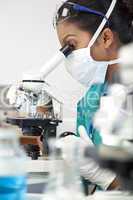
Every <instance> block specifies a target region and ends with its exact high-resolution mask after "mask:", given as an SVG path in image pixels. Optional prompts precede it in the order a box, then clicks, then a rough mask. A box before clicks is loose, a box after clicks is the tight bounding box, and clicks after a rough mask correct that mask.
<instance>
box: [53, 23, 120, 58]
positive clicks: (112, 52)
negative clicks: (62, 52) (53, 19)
mask: <svg viewBox="0 0 133 200" xmlns="http://www.w3.org/2000/svg"><path fill="white" fill-rule="evenodd" d="M57 35H58V38H59V41H60V44H61V46H64V45H65V44H70V45H73V46H74V48H75V49H80V48H85V47H87V46H88V44H89V42H90V40H91V38H92V35H91V33H89V32H88V31H84V30H81V29H80V28H79V27H78V26H77V25H76V24H74V23H70V22H67V21H64V22H62V23H59V24H58V25H57ZM113 40H114V36H113V35H112V32H111V31H110V29H107V30H106V31H104V33H102V34H101V35H100V36H99V38H98V39H97V41H96V42H95V44H94V45H93V47H92V48H91V56H92V57H93V58H94V59H95V60H98V61H107V60H112V59H115V58H117V48H116V44H115V43H114V41H113Z"/></svg>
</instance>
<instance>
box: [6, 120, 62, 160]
mask: <svg viewBox="0 0 133 200" xmlns="http://www.w3.org/2000/svg"><path fill="white" fill-rule="evenodd" d="M61 122H62V121H61V120H53V119H38V118H7V123H10V124H12V125H16V126H19V127H20V128H21V129H22V133H23V135H28V136H40V138H41V140H42V143H43V153H44V154H47V155H48V154H49V147H48V139H49V138H51V137H53V138H54V137H56V128H57V126H58V125H59V123H61ZM25 150H26V152H27V155H28V156H30V157H31V158H32V159H33V160H37V159H38V157H39V156H40V149H39V147H38V146H37V145H25Z"/></svg>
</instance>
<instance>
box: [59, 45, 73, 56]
mask: <svg viewBox="0 0 133 200" xmlns="http://www.w3.org/2000/svg"><path fill="white" fill-rule="evenodd" d="M73 50H74V47H73V46H72V45H68V44H67V45H65V46H64V47H62V48H61V49H60V51H61V52H62V53H63V54H64V55H65V56H66V57H67V56H69V55H70V54H71V53H72V51H73Z"/></svg>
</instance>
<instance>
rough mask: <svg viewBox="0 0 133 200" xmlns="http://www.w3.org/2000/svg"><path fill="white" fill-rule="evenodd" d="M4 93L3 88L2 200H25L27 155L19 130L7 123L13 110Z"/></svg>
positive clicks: (0, 112) (0, 131)
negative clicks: (7, 117)
mask: <svg viewBox="0 0 133 200" xmlns="http://www.w3.org/2000/svg"><path fill="white" fill-rule="evenodd" d="M4 91H5V88H4V87H3V91H1V93H0V99H1V109H0V199H2V200H14V199H18V200H25V197H26V190H27V189H26V187H27V186H26V184H27V183H26V182H27V181H26V170H25V162H26V155H25V153H24V151H23V149H22V148H21V146H20V145H19V141H18V137H17V130H16V129H15V128H13V127H12V126H9V125H7V124H6V123H5V118H6V116H5V114H6V112H7V111H8V110H10V109H11V108H10V109H9V105H8V104H7V102H4V98H5V97H4V96H3V94H4ZM6 105H7V106H6Z"/></svg>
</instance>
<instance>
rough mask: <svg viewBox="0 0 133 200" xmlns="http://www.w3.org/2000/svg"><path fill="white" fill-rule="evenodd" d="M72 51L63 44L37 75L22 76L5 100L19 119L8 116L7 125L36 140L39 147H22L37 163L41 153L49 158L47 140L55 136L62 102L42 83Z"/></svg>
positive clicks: (60, 120) (59, 120)
mask: <svg viewBox="0 0 133 200" xmlns="http://www.w3.org/2000/svg"><path fill="white" fill-rule="evenodd" d="M72 51H73V47H72V46H69V45H65V46H64V47H63V48H61V49H60V51H59V52H58V53H57V54H56V55H55V56H54V57H53V58H52V59H51V60H50V61H49V62H48V63H46V64H45V65H44V66H43V67H42V68H41V70H40V71H39V72H38V74H25V75H24V77H23V80H22V82H21V83H20V84H19V86H17V87H16V88H15V89H14V88H12V87H11V88H10V90H9V92H8V98H9V99H10V101H11V103H13V105H14V107H15V108H16V110H17V112H18V116H15V117H12V116H11V117H7V122H8V123H10V124H12V125H16V126H18V127H20V128H21V129H22V133H23V135H24V136H31V137H37V138H39V140H40V142H39V144H41V145H34V144H28V145H26V146H25V150H26V152H27V155H28V156H30V157H31V158H32V159H33V160H37V159H38V158H39V157H40V148H41V154H42V155H44V156H48V154H49V147H48V139H49V138H51V137H53V138H55V137H56V132H57V126H58V125H59V124H60V123H61V122H62V102H60V101H59V100H58V99H57V98H55V97H54V96H53V95H52V94H51V92H50V86H49V85H48V84H47V83H46V82H45V81H44V80H45V77H46V76H47V75H48V74H49V73H51V72H52V71H53V70H54V69H55V68H56V67H57V66H58V65H59V64H60V63H61V62H62V61H63V60H64V58H65V57H67V56H68V55H69V54H70V53H71V52H72Z"/></svg>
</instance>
